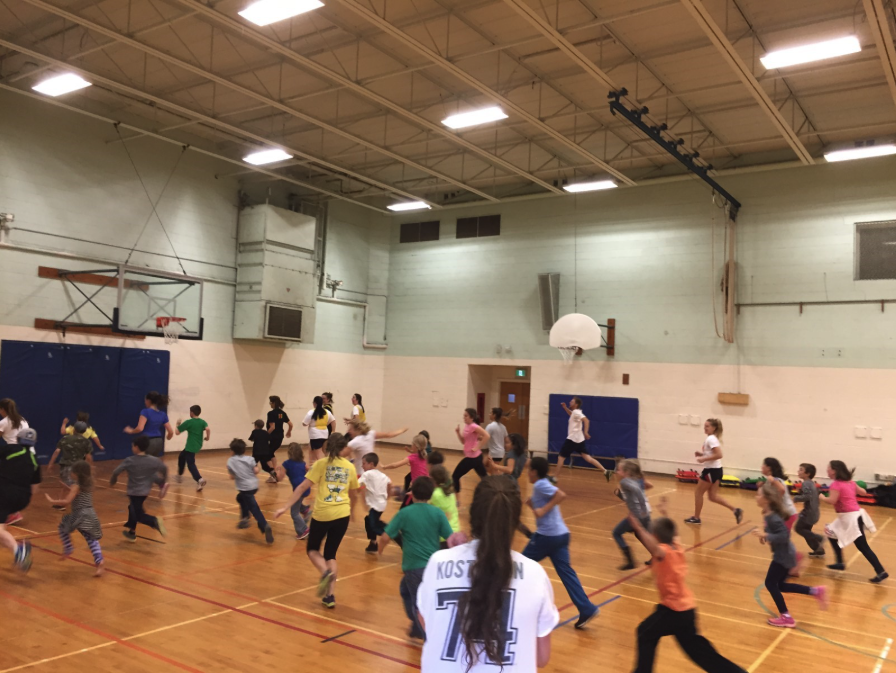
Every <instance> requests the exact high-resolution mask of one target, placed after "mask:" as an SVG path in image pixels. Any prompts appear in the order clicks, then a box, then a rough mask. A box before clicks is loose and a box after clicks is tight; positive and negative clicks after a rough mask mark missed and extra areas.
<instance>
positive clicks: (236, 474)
mask: <svg viewBox="0 0 896 673" xmlns="http://www.w3.org/2000/svg"><path fill="white" fill-rule="evenodd" d="M230 450H231V451H232V452H233V455H232V456H230V458H229V459H228V460H227V472H229V473H230V478H231V479H233V481H234V482H235V484H236V490H237V494H236V501H237V502H238V503H239V506H240V520H239V523H237V525H236V527H237V528H248V527H249V525H250V524H249V515H250V514H251V515H252V516H254V517H255V522H256V523H257V524H258V530H260V531H261V532H262V533H263V534H264V539H265V541H266V542H267V543H268V544H273V543H274V531H273V530H271V524H269V523H268V522H267V521H266V520H265V518H264V514H262V513H261V508H260V507H259V506H258V502H257V501H256V500H255V494H256V493H258V477H257V476H256V475H258V472H259V467H258V463H257V462H255V460H253V459H252V458H250V457H249V456H247V455H246V442H244V441H243V440H242V439H234V440H233V441H232V442H230Z"/></svg>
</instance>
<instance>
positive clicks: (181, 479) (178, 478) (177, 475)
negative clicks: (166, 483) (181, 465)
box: [174, 474, 184, 484]
mask: <svg viewBox="0 0 896 673" xmlns="http://www.w3.org/2000/svg"><path fill="white" fill-rule="evenodd" d="M183 480H184V476H183V475H182V474H176V475H174V481H176V482H177V483H178V484H180V483H181V482H183Z"/></svg>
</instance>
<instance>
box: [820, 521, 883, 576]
mask: <svg viewBox="0 0 896 673" xmlns="http://www.w3.org/2000/svg"><path fill="white" fill-rule="evenodd" d="M859 530H860V531H862V534H861V535H860V536H859V537H857V538H856V539H855V545H856V549H858V550H859V551H860V552H862V556H864V557H865V560H866V561H868V563H870V564H871V567H872V568H874V572H876V573H877V574H878V575H880V574H881V573H882V572H883V571H884V567H883V566H882V565H881V564H880V561H879V560H878V559H877V554H875V553H874V552H873V551H872V550H871V547H870V546H869V545H868V539H867V538H866V537H865V522H864V521H862V518H861V517H859ZM830 540H831V549H833V550H834V555H835V556H836V557H837V563H841V564H842V563H843V550H842V549H840V544H839V543H838V542H837V540H836V539H835V538H830Z"/></svg>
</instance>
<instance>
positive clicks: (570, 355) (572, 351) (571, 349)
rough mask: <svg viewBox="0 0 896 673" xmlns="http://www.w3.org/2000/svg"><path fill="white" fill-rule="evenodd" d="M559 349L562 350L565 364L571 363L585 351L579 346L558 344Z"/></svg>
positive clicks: (561, 355)
mask: <svg viewBox="0 0 896 673" xmlns="http://www.w3.org/2000/svg"><path fill="white" fill-rule="evenodd" d="M557 350H558V351H560V357H562V358H563V362H564V363H565V364H570V363H571V362H572V361H573V359H574V358H576V357H578V356H580V355H581V354H582V353H583V351H582V349H581V348H579V347H578V346H558V347H557Z"/></svg>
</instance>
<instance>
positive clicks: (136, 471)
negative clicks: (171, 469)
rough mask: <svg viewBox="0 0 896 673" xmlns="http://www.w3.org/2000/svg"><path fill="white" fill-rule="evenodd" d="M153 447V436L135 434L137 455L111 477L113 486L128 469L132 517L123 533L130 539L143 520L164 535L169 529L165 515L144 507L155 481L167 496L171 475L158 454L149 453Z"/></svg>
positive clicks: (121, 464)
mask: <svg viewBox="0 0 896 673" xmlns="http://www.w3.org/2000/svg"><path fill="white" fill-rule="evenodd" d="M148 448H149V437H145V436H144V435H139V436H137V437H135V438H134V441H133V444H131V451H132V452H133V454H134V455H133V456H128V457H127V458H125V459H124V460H123V461H121V463H120V464H119V465H118V467H116V468H115V470H114V471H113V472H112V477H111V478H110V479H109V486H115V483H116V482H117V481H118V475H119V474H121V473H122V472H127V473H128V488H127V494H128V500H129V504H128V520H127V523H125V525H124V527H125V530H123V531H122V535H124V536H125V538H127V539H128V540H129V541H131V542H136V541H137V524H138V523H142V524H143V525H144V526H149V527H150V528H154V529H155V530H157V531H159V533H160V534H161V535H162V537H165V536H166V535H167V534H168V533H167V531H166V530H165V522H164V521H163V520H162V517H155V516H150V515H149V514H147V513H146V512H145V511H143V503H144V502H145V501H146V498H147V497H149V494H150V492H151V491H152V485H153V484H158V485H159V488H160V495H159V497H160V498H164V497H165V493H166V491H167V490H168V489H167V488H166V487H167V486H168V484H167V479H168V468H167V466H166V465H165V463H163V462H162V461H161V460H159V459H158V458H156V457H155V456H150V455H148V454H147V453H146V450H147V449H148Z"/></svg>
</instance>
